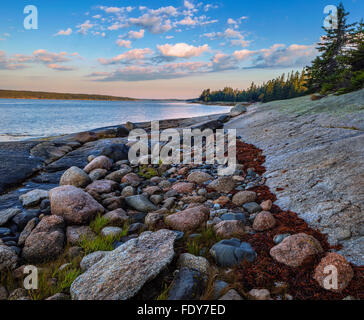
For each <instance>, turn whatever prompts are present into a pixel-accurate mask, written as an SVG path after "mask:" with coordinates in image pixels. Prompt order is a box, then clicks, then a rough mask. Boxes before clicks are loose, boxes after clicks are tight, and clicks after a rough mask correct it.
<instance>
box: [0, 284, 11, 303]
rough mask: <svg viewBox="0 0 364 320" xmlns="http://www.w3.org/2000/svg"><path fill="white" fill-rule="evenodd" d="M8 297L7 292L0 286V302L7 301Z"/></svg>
mask: <svg viewBox="0 0 364 320" xmlns="http://www.w3.org/2000/svg"><path fill="white" fill-rule="evenodd" d="M8 296H9V293H8V290H6V288H5V287H4V286H0V301H2V300H7V299H8Z"/></svg>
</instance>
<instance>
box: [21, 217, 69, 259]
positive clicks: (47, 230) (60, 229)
mask: <svg viewBox="0 0 364 320" xmlns="http://www.w3.org/2000/svg"><path fill="white" fill-rule="evenodd" d="M64 227H65V223H64V220H63V218H62V217H58V216H48V217H44V218H43V219H42V220H41V221H40V222H39V223H38V225H37V226H36V227H35V229H34V230H33V231H32V232H31V234H30V235H29V237H28V238H27V239H26V241H25V245H24V248H23V252H22V257H23V258H24V259H25V260H26V261H28V262H30V263H41V262H46V261H49V260H53V259H56V258H57V257H58V256H59V255H60V254H61V253H62V251H63V246H64V240H65V236H64Z"/></svg>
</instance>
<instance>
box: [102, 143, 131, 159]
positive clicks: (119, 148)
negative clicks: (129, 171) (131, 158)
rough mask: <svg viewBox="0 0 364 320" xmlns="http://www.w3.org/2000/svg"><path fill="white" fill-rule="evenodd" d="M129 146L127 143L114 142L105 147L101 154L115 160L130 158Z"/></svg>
mask: <svg viewBox="0 0 364 320" xmlns="http://www.w3.org/2000/svg"><path fill="white" fill-rule="evenodd" d="M128 153H129V148H128V147H127V146H126V145H125V144H112V145H110V146H106V147H104V148H103V149H102V150H101V152H100V155H103V156H106V157H108V158H110V159H112V160H113V161H114V162H117V161H120V160H128Z"/></svg>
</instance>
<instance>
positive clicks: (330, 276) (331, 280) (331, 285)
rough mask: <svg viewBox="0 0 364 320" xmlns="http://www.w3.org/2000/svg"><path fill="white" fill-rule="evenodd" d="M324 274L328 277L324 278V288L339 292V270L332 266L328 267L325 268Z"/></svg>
mask: <svg viewBox="0 0 364 320" xmlns="http://www.w3.org/2000/svg"><path fill="white" fill-rule="evenodd" d="M324 273H325V274H327V277H325V278H324V281H323V286H324V288H325V289H326V290H331V289H333V290H337V289H338V281H337V269H336V267H335V266H333V265H332V264H330V265H328V266H326V267H325V268H324Z"/></svg>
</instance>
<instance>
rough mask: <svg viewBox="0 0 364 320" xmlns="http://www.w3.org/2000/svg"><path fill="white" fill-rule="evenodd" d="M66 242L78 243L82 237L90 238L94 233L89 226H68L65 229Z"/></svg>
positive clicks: (94, 236) (94, 235)
mask: <svg viewBox="0 0 364 320" xmlns="http://www.w3.org/2000/svg"><path fill="white" fill-rule="evenodd" d="M66 237H67V243H68V244H70V245H71V246H73V245H78V244H79V243H80V242H81V241H82V240H83V239H88V240H92V239H94V238H96V234H95V233H94V232H93V231H92V230H91V228H90V227H89V226H69V227H67V230H66Z"/></svg>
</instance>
